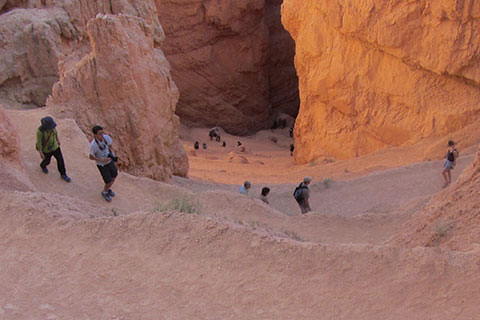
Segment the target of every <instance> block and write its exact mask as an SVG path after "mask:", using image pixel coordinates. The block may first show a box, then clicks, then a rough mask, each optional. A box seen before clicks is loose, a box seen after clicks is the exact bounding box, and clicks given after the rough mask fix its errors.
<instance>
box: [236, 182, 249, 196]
mask: <svg viewBox="0 0 480 320" xmlns="http://www.w3.org/2000/svg"><path fill="white" fill-rule="evenodd" d="M251 187H252V184H251V183H250V181H248V180H247V181H245V182H244V183H243V186H241V187H240V188H238V192H240V193H241V194H244V195H246V196H248V191H249V190H250V188H251Z"/></svg>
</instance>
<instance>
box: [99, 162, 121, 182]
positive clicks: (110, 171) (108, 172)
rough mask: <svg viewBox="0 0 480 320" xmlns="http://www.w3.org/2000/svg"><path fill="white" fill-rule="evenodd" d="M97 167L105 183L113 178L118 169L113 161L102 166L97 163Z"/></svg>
mask: <svg viewBox="0 0 480 320" xmlns="http://www.w3.org/2000/svg"><path fill="white" fill-rule="evenodd" d="M97 168H98V170H99V171H100V174H101V175H102V178H103V181H104V182H105V184H109V183H110V182H112V180H113V179H114V178H116V177H117V176H118V170H117V167H115V163H114V162H113V161H110V163H108V164H106V165H104V166H99V165H97Z"/></svg>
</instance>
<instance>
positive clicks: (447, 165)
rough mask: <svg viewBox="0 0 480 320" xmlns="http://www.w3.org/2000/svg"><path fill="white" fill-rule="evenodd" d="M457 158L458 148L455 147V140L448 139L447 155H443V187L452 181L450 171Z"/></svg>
mask: <svg viewBox="0 0 480 320" xmlns="http://www.w3.org/2000/svg"><path fill="white" fill-rule="evenodd" d="M457 158H458V150H457V148H456V147H455V142H454V141H452V140H450V141H448V151H447V156H446V157H445V162H444V164H443V171H442V175H443V178H444V179H445V184H444V185H443V188H445V187H447V186H448V185H449V184H450V183H452V174H451V171H452V170H453V169H454V168H455V165H456V164H457Z"/></svg>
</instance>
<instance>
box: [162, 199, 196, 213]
mask: <svg viewBox="0 0 480 320" xmlns="http://www.w3.org/2000/svg"><path fill="white" fill-rule="evenodd" d="M171 210H176V211H180V212H183V213H190V214H191V213H197V214H198V213H200V211H201V210H200V203H199V202H198V200H192V199H190V198H189V197H188V196H187V195H183V196H181V197H178V198H175V199H172V200H170V201H168V202H167V203H163V204H160V205H158V206H155V208H153V211H154V212H166V211H171Z"/></svg>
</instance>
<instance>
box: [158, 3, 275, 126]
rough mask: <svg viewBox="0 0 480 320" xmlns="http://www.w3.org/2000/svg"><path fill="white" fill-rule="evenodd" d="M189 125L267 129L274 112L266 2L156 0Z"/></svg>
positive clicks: (180, 112) (182, 112)
mask: <svg viewBox="0 0 480 320" xmlns="http://www.w3.org/2000/svg"><path fill="white" fill-rule="evenodd" d="M155 2H156V5H157V9H158V13H159V18H160V22H161V24H162V26H163V28H164V30H165V34H166V40H165V43H164V45H163V47H162V48H163V49H164V52H165V55H166V57H167V59H168V61H169V62H170V64H171V65H172V76H173V79H174V80H175V83H176V84H177V85H178V87H179V90H180V100H179V102H178V106H177V114H178V115H179V116H180V118H181V119H182V122H183V123H185V124H187V125H197V126H200V125H204V126H214V125H219V126H220V127H222V128H224V129H225V130H226V131H228V132H229V133H233V134H246V133H247V132H249V131H252V130H258V129H261V128H262V127H263V126H264V125H265V122H266V121H267V119H268V117H269V114H270V110H269V101H268V97H269V89H268V72H267V69H266V63H267V57H268V29H267V27H266V25H265V23H264V3H265V0H242V1H216V0H187V1H185V0H176V1H165V0H156V1H155Z"/></svg>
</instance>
